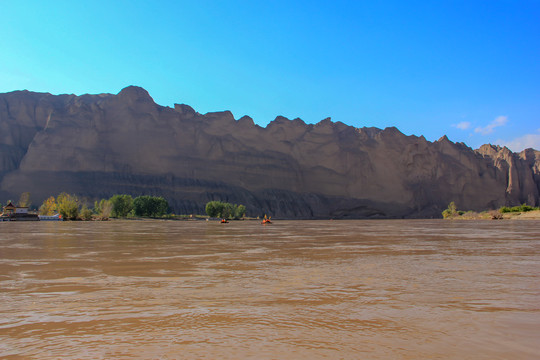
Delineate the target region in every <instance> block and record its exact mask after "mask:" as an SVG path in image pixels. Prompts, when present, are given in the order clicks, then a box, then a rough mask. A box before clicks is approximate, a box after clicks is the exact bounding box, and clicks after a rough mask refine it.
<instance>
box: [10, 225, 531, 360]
mask: <svg viewBox="0 0 540 360" xmlns="http://www.w3.org/2000/svg"><path fill="white" fill-rule="evenodd" d="M539 239H540V222H537V221H501V222H489V221H484V222H474V221H471V222H452V221H442V220H434V221H433V220H431V221H424V220H418V221H401V220H399V221H397V220H384V221H318V222H316V221H301V222H295V221H278V222H276V223H274V224H272V225H270V226H262V225H260V224H259V223H258V222H249V221H245V222H231V223H229V224H219V223H213V222H208V223H207V222H202V221H201V222H200V221H192V222H187V221H186V222H172V221H116V222H104V223H81V222H66V223H62V222H61V223H52V222H51V223H47V222H39V223H32V224H29V223H2V224H0V357H8V358H13V359H17V358H36V359H56V358H63V359H70V358H71V359H100V358H103V359H104V358H107V359H108V358H126V359H131V358H143V359H146V358H147V359H176V358H184V359H191V358H192V359H217V358H221V359H223V358H225V359H237V358H252V359H283V358H288V359H314V358H336V359H339V358H343V359H359V358H362V359H396V358H398V359H425V358H444V359H448V358H452V359H533V358H536V356H538V354H539V353H540V343H539V342H538V339H539V338H540V327H539V325H538V324H540V240H539Z"/></svg>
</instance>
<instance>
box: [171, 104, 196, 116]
mask: <svg viewBox="0 0 540 360" xmlns="http://www.w3.org/2000/svg"><path fill="white" fill-rule="evenodd" d="M174 111H176V112H177V113H179V114H180V115H182V117H185V118H192V117H194V116H195V115H196V114H197V112H196V111H195V110H194V109H193V108H192V107H191V106H189V105H186V104H174Z"/></svg>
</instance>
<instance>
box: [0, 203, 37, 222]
mask: <svg viewBox="0 0 540 360" xmlns="http://www.w3.org/2000/svg"><path fill="white" fill-rule="evenodd" d="M0 221H39V217H38V216H37V215H36V214H29V213H28V207H26V206H20V207H19V206H15V205H13V203H12V202H11V201H10V202H9V203H8V204H7V205H6V206H4V208H3V211H2V214H0Z"/></svg>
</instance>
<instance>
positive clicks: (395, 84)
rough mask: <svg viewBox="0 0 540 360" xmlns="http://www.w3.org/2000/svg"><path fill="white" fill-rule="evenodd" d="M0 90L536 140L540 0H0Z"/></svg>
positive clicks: (461, 136) (516, 143)
mask: <svg viewBox="0 0 540 360" xmlns="http://www.w3.org/2000/svg"><path fill="white" fill-rule="evenodd" d="M0 39H1V40H0V92H8V91H13V90H22V89H27V90H31V91H40V92H50V93H53V94H61V93H70V94H71V93H73V94H77V95H80V94H85V93H104V92H107V93H118V92H119V91H120V90H121V89H122V88H124V87H125V86H128V85H138V86H142V87H144V88H145V89H147V90H148V92H149V93H150V95H151V96H152V97H153V98H154V100H155V101H156V102H157V103H158V104H160V105H164V106H173V104H174V103H185V104H188V105H191V106H192V107H193V108H195V110H197V111H198V112H200V113H206V112H209V111H220V110H231V111H232V113H233V114H234V116H235V117H236V118H237V119H238V118H240V117H241V116H243V115H249V116H251V117H252V118H253V119H254V121H255V122H256V123H258V124H260V125H262V126H266V125H267V124H268V123H269V122H270V121H271V120H273V119H274V118H275V117H276V116H277V115H283V116H286V117H288V118H290V119H293V118H296V117H299V118H301V119H303V120H304V121H306V122H308V123H317V122H319V121H320V120H322V119H324V118H326V117H331V118H332V120H333V121H341V122H343V123H346V124H348V125H352V126H355V127H363V126H368V127H369V126H375V127H379V128H385V127H387V126H396V127H397V128H398V129H400V130H401V131H402V132H403V133H405V134H407V135H412V134H414V135H418V136H419V135H424V136H425V137H426V138H427V139H428V140H430V141H433V140H437V139H438V138H440V137H441V136H443V135H445V134H446V135H448V137H449V138H450V140H452V141H455V142H458V141H463V142H465V143H466V144H467V145H469V146H471V147H473V148H477V147H479V146H480V145H482V144H484V143H492V144H500V145H507V146H509V147H510V148H511V149H512V150H514V151H521V150H523V149H524V148H525V147H534V148H536V149H540V0H531V1H519V0H514V1H510V0H509V1H497V0H492V1H487V0H486V1H474V0H469V1H340V0H333V1H319V0H311V1H294V0H288V1H281V0H277V1H271V0H267V1H237V0H227V1H204V0H197V1H194V0H190V1H158V0H156V1H137V0H130V1H123V0H114V1H112V0H108V1H99V0H94V1H85V0H80V1H72V0H70V1H54V0H48V1H32V0H25V1H18V0H0Z"/></svg>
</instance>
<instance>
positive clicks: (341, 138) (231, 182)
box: [0, 86, 540, 218]
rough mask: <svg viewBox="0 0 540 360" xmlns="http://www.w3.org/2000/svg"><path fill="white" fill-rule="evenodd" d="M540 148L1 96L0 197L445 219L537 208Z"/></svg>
mask: <svg viewBox="0 0 540 360" xmlns="http://www.w3.org/2000/svg"><path fill="white" fill-rule="evenodd" d="M539 189H540V155H539V152H538V151H535V150H532V149H528V150H525V151H523V152H522V153H520V154H515V153H512V152H511V151H510V150H508V149H507V148H500V147H497V146H491V145H484V146H482V147H481V148H480V149H478V150H476V151H474V150H472V149H470V148H469V147H467V146H466V145H464V144H462V143H457V144H456V143H453V142H451V141H449V140H448V139H447V138H446V137H443V138H441V139H440V140H438V141H435V142H429V141H427V140H426V139H424V138H423V137H416V136H405V135H404V134H402V133H401V132H400V131H399V130H398V129H396V128H387V129H384V130H380V129H376V128H361V129H356V128H354V127H351V126H347V125H345V124H343V123H339V122H337V123H334V122H332V121H331V120H330V119H325V120H323V121H321V122H319V123H317V124H314V125H313V124H305V123H304V122H303V121H302V120H300V119H294V120H289V119H286V118H283V117H279V116H278V117H277V118H276V119H275V120H274V121H272V122H271V123H270V124H268V126H267V127H266V128H262V127H260V126H258V125H255V124H254V123H253V120H252V119H251V118H249V117H247V116H244V117H242V118H240V119H238V120H236V119H234V117H233V115H232V114H231V113H230V112H228V111H224V112H214V113H207V114H204V115H202V114H199V113H197V112H196V111H195V110H194V109H192V108H191V107H189V106H188V105H179V104H176V105H175V106H174V108H169V107H163V106H160V105H157V104H155V103H154V101H153V100H152V98H151V97H150V95H149V94H148V92H147V91H146V90H144V89H142V88H139V87H134V86H130V87H127V88H125V89H123V90H122V91H121V92H120V93H119V94H117V95H112V94H100V95H82V96H75V95H58V96H54V95H50V94H45V93H32V92H28V91H16V92H11V93H7V94H0V192H1V193H0V196H1V198H7V197H9V198H13V199H16V198H18V195H19V194H20V193H22V192H26V191H29V192H31V194H32V200H33V202H34V203H38V204H39V203H41V201H42V200H43V199H44V198H46V197H48V196H50V195H57V194H58V193H60V192H63V191H65V192H69V193H74V194H77V195H78V196H80V197H85V198H87V199H89V200H93V199H96V198H103V197H109V196H111V195H113V194H116V193H128V194H132V195H134V196H137V195H142V194H145V195H160V196H164V197H165V198H167V199H168V200H169V202H170V204H171V205H172V206H173V207H174V210H175V211H176V212H177V213H202V212H203V211H204V210H203V209H204V204H205V203H206V202H207V201H209V200H222V201H229V202H234V203H242V204H245V205H246V206H247V209H248V213H249V214H250V215H255V216H256V215H260V214H264V213H268V214H272V215H273V216H275V217H291V218H318V217H340V218H347V217H348V218H364V217H431V216H435V217H437V216H440V212H441V211H442V210H443V209H444V208H446V206H447V205H448V203H449V202H450V201H455V202H456V204H457V205H458V207H459V208H462V209H472V210H485V209H488V208H497V207H499V206H503V205H517V204H521V203H524V202H526V203H528V204H530V205H535V206H536V205H538V203H539Z"/></svg>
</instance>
